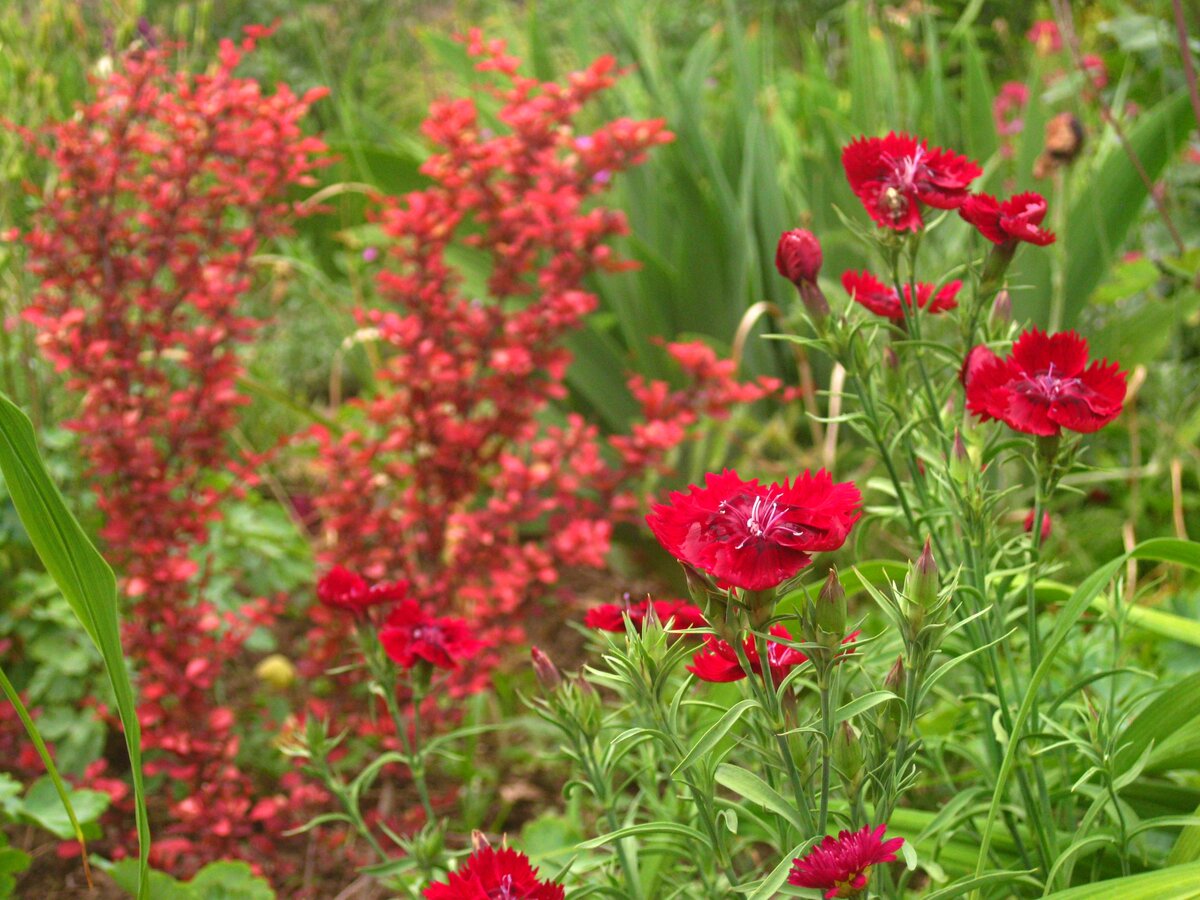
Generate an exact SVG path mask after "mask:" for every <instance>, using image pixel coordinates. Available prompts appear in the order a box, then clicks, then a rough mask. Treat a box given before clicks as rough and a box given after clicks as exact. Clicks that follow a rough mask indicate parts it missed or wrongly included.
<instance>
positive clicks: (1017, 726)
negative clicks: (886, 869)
mask: <svg viewBox="0 0 1200 900" xmlns="http://www.w3.org/2000/svg"><path fill="white" fill-rule="evenodd" d="M1130 559H1153V560H1157V561H1159V562H1172V563H1177V564H1179V565H1182V566H1187V567H1188V568H1190V569H1196V570H1200V544H1198V543H1195V542H1193V541H1182V540H1177V539H1174V538H1155V539H1152V540H1148V541H1144V542H1142V543H1141V544H1138V545H1137V546H1136V547H1134V548H1133V549H1132V550H1130V551H1129V552H1128V553H1123V554H1121V555H1120V556H1118V557H1117V558H1116V559H1113V560H1109V562H1107V563H1105V564H1104V565H1103V566H1101V567H1100V568H1099V569H1097V570H1096V571H1095V572H1093V573H1092V574H1091V575H1090V576H1088V577H1087V578H1086V579H1084V581H1083V582H1082V583H1081V584H1080V585H1079V587H1078V588H1076V590H1075V593H1074V594H1072V595H1071V599H1070V600H1069V601H1067V603H1066V604H1065V605H1064V606H1063V608H1062V610H1061V611H1060V612H1059V614H1058V617H1057V620H1056V624H1055V626H1054V630H1053V631H1052V632H1051V634H1050V637H1049V639H1048V640H1047V641H1046V646H1045V650H1044V652H1043V656H1042V661H1041V663H1040V664H1039V665H1038V667H1037V669H1035V670H1034V672H1033V675H1032V676H1031V677H1030V679H1029V687H1028V688H1027V689H1026V691H1025V695H1024V697H1023V698H1022V699H1021V706H1020V708H1019V709H1018V710H1017V714H1016V716H1015V717H1014V718H1013V726H1012V731H1011V734H1010V736H1009V742H1008V746H1007V747H1006V748H1005V750H1004V758H1003V759H1002V760H1001V762H1000V771H999V772H998V773H997V775H996V788H995V791H994V792H993V794H992V803H991V807H990V808H989V809H988V815H987V821H986V823H985V825H984V828H983V834H982V836H981V839H980V847H979V855H978V858H977V861H976V867H975V874H976V876H979V875H982V874H983V871H984V867H985V866H986V864H987V859H988V850H989V849H990V847H991V839H992V830H993V827H994V826H995V823H996V817H997V816H998V815H999V813H1000V804H1001V802H1002V801H1003V799H1004V792H1005V788H1006V787H1007V785H1008V778H1009V776H1010V775H1011V774H1012V770H1013V765H1014V763H1015V762H1016V756H1017V750H1018V748H1019V747H1020V745H1021V740H1020V739H1021V733H1022V731H1023V730H1024V728H1025V724H1026V722H1027V721H1028V720H1029V714H1030V711H1031V710H1032V709H1033V703H1034V699H1035V697H1036V696H1037V691H1038V689H1039V688H1040V687H1041V685H1042V682H1043V681H1045V680H1046V676H1047V675H1048V674H1049V672H1050V668H1051V666H1053V664H1054V660H1055V657H1056V656H1057V655H1058V651H1059V650H1061V649H1062V646H1063V644H1064V643H1065V642H1066V639H1067V635H1068V634H1070V632H1071V629H1072V628H1074V627H1075V623H1076V622H1077V621H1078V620H1079V617H1080V616H1081V615H1083V612H1084V610H1086V609H1087V608H1088V607H1089V606H1090V605H1091V603H1092V601H1093V600H1094V599H1095V598H1096V597H1097V596H1098V595H1099V594H1100V592H1101V591H1102V590H1104V587H1105V586H1106V585H1107V584H1108V582H1109V581H1110V580H1111V579H1112V578H1113V576H1115V575H1116V574H1117V572H1118V571H1120V569H1121V567H1122V566H1124V565H1125V563H1126V562H1128V561H1129V560H1130Z"/></svg>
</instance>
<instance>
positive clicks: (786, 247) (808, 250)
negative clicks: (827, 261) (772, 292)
mask: <svg viewBox="0 0 1200 900" xmlns="http://www.w3.org/2000/svg"><path fill="white" fill-rule="evenodd" d="M822 259H823V257H822V254H821V242H820V241H818V240H817V236H816V235H815V234H813V233H812V232H811V231H807V230H805V229H803V228H793V229H792V230H791V231H785V232H784V233H783V234H781V235H780V236H779V246H778V247H776V249H775V268H777V269H778V270H779V274H780V275H782V276H783V277H784V278H786V279H787V280H788V281H790V282H791V283H792V284H794V285H796V287H800V283H801V282H802V281H816V280H817V276H818V275H819V274H820V272H821V262H822Z"/></svg>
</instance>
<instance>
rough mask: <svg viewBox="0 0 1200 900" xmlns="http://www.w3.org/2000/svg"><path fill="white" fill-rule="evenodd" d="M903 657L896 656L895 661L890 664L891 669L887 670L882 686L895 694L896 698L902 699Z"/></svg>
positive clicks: (903, 682)
mask: <svg viewBox="0 0 1200 900" xmlns="http://www.w3.org/2000/svg"><path fill="white" fill-rule="evenodd" d="M904 684H905V681H904V657H903V656H897V657H896V661H895V662H894V663H892V667H891V668H890V669H888V673H887V677H886V678H884V680H883V686H884V687H885V688H886V689H887V690H889V691H891V692H892V693H893V694H895V695H896V696H897V697H901V698H902V697H904Z"/></svg>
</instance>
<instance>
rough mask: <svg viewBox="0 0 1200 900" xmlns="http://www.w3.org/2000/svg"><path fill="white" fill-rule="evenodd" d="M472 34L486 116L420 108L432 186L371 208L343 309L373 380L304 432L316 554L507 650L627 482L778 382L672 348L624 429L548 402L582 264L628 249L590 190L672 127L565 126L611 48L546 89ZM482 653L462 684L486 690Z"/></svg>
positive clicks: (318, 640)
mask: <svg viewBox="0 0 1200 900" xmlns="http://www.w3.org/2000/svg"><path fill="white" fill-rule="evenodd" d="M466 44H467V47H468V50H469V52H470V54H471V55H472V56H473V57H474V58H475V59H476V60H477V63H476V69H477V70H478V71H479V72H481V73H489V74H487V75H485V76H484V77H485V78H486V79H488V80H487V87H486V91H487V92H489V93H490V94H491V95H492V97H494V98H495V100H496V101H497V102H498V105H499V108H498V111H497V113H496V116H495V118H496V120H497V121H498V122H499V127H494V126H493V127H494V132H495V133H493V127H485V117H484V115H483V114H481V111H480V108H479V106H478V105H477V104H476V102H475V101H474V100H472V99H454V100H445V101H441V102H438V103H435V104H434V105H433V107H432V108H431V110H430V115H429V118H428V119H427V121H426V122H425V124H424V126H423V131H424V133H425V135H426V136H427V137H428V138H429V139H430V140H431V141H433V143H434V144H435V145H436V147H437V150H438V152H437V153H436V154H435V155H433V156H431V157H430V158H429V159H428V161H427V162H426V163H425V164H424V166H423V172H424V174H425V175H426V176H427V177H429V178H430V179H431V181H432V184H431V185H430V187H428V188H427V189H425V190H422V191H418V192H415V193H411V194H408V195H407V196H405V197H403V198H399V199H389V200H385V201H383V202H382V206H381V209H380V210H379V221H380V223H381V225H382V227H383V230H384V232H385V233H386V234H387V236H388V237H389V238H390V240H391V246H390V248H389V249H388V253H387V256H386V258H385V260H384V264H383V267H382V271H381V272H380V273H379V275H378V278H377V283H376V287H377V290H378V294H379V298H380V301H381V303H380V304H378V305H377V306H375V307H371V308H360V309H358V310H357V311H356V314H357V316H358V319H359V322H360V324H361V325H362V326H363V327H364V328H370V329H373V330H374V332H375V333H377V335H378V338H379V340H380V342H381V343H382V345H383V346H384V347H385V348H386V353H385V357H384V361H383V362H382V364H381V366H380V368H379V369H378V371H377V372H376V379H375V387H374V390H373V392H372V393H371V394H370V395H369V396H366V397H364V398H360V399H357V400H355V401H352V409H351V410H349V411H348V412H349V413H350V415H349V416H347V417H346V418H345V419H344V420H343V421H346V422H348V423H351V424H349V427H347V429H346V430H345V431H343V432H341V433H336V432H334V431H333V430H331V429H328V428H324V427H318V428H316V429H314V430H313V431H312V432H311V435H310V439H313V440H315V442H316V445H317V451H318V463H317V468H318V471H319V472H320V474H321V477H322V478H323V481H324V490H323V492H322V493H320V494H319V496H318V497H317V498H316V500H315V503H316V506H317V508H318V510H319V512H320V514H321V518H322V521H323V522H324V525H325V527H326V537H327V544H328V546H327V549H326V550H325V552H324V557H325V559H326V560H327V561H328V562H329V563H331V564H332V563H336V564H341V565H346V566H349V567H350V568H352V569H355V570H357V571H361V572H363V573H364V574H365V575H367V576H368V577H371V578H384V577H387V578H395V577H402V578H405V579H407V580H408V581H409V583H410V596H412V597H414V598H415V599H416V600H418V601H420V602H421V603H422V604H424V605H426V606H428V607H429V608H432V609H435V610H438V611H439V612H444V611H448V610H449V609H451V608H453V609H455V610H456V611H457V612H458V613H460V614H465V615H466V616H467V617H468V618H469V620H470V621H471V622H472V624H473V626H474V627H475V629H476V631H475V634H476V635H477V636H479V637H481V638H482V639H484V640H485V641H486V642H488V643H489V644H490V645H491V646H492V647H493V648H502V647H503V646H505V645H509V644H512V643H515V642H518V641H520V640H521V638H522V637H523V633H524V632H523V628H522V617H523V616H527V615H529V614H531V608H530V604H531V603H532V602H533V601H535V600H536V599H538V598H541V597H544V596H546V595H548V594H551V593H554V592H558V593H560V594H561V593H562V590H561V588H560V585H559V579H560V574H561V573H562V572H563V571H564V570H565V569H567V568H570V567H575V566H586V567H600V566H602V565H603V564H604V559H605V554H606V553H607V551H608V549H609V544H610V538H611V533H612V528H613V524H614V523H615V522H618V521H623V520H627V519H628V518H629V517H630V515H631V512H632V511H633V510H634V509H636V508H637V505H638V504H637V501H636V500H635V498H634V496H633V494H631V493H630V492H629V488H630V486H631V485H632V484H633V481H634V479H639V478H641V477H642V476H643V475H644V474H645V473H646V472H647V471H649V470H653V469H656V468H662V467H663V466H664V465H665V464H664V460H665V456H666V454H667V452H668V451H670V450H671V449H672V448H674V447H676V446H677V445H679V444H680V443H681V442H682V441H683V440H684V439H685V438H686V437H687V435H688V434H689V429H690V428H691V426H693V425H694V424H695V423H696V422H697V421H698V418H699V416H701V415H723V414H725V413H726V412H727V411H728V410H729V408H730V406H731V405H732V404H734V403H738V402H744V401H753V400H757V399H759V398H761V397H763V396H764V395H765V394H766V393H768V392H771V391H774V390H776V389H777V388H778V383H777V382H773V381H769V380H763V381H762V382H760V383H755V384H742V383H739V382H737V381H736V378H735V374H734V368H735V366H734V364H733V363H731V362H728V361H722V360H719V359H717V357H716V355H715V354H714V353H713V352H712V351H711V350H709V349H708V348H706V347H704V346H703V345H697V344H680V345H672V346H671V347H670V352H671V354H672V355H673V356H674V357H675V358H676V360H677V361H678V362H679V363H680V364H681V366H682V367H683V368H684V370H685V371H686V373H687V374H688V376H689V384H688V385H687V386H686V387H684V388H680V389H672V388H671V387H669V386H668V385H667V384H665V383H662V382H653V383H647V382H645V381H644V380H642V379H636V378H635V379H634V380H633V381H632V382H631V388H632V389H633V390H634V393H635V396H636V397H637V398H638V399H639V400H640V402H641V404H642V408H643V413H644V416H645V419H644V421H642V422H639V423H638V424H637V425H636V426H635V427H634V430H633V433H632V434H630V435H622V436H617V437H614V438H611V439H609V440H607V441H606V440H605V439H604V438H603V437H602V436H601V435H600V434H599V433H598V430H597V429H596V428H595V427H594V426H592V425H589V424H587V423H586V422H585V421H584V420H583V419H582V418H581V417H580V416H578V415H573V414H572V415H566V416H564V417H561V418H557V419H556V418H555V417H554V416H553V415H552V411H553V406H552V404H553V402H554V401H557V400H560V399H562V398H563V397H565V396H566V387H565V384H564V379H565V376H566V371H567V367H568V365H569V364H570V362H571V355H570V353H569V352H568V350H567V349H566V348H565V347H564V346H563V339H564V337H566V336H568V335H569V334H570V333H571V332H572V331H574V330H576V329H578V328H580V327H581V325H582V323H583V320H584V318H585V317H586V316H587V314H588V313H590V312H591V311H592V310H593V309H594V308H595V306H596V297H595V296H594V295H593V294H591V293H588V292H587V291H586V290H585V289H584V279H585V277H586V276H587V275H589V274H590V273H592V272H594V271H596V270H615V269H620V268H623V267H625V266H626V265H627V264H625V263H621V262H619V261H618V260H616V259H615V258H614V256H613V254H612V252H611V250H610V248H609V247H608V246H607V245H606V244H605V242H606V241H607V240H608V239H609V238H611V237H613V236H615V235H620V234H622V233H624V232H625V231H626V222H625V219H624V217H623V216H622V214H621V213H619V212H617V211H614V210H611V209H608V208H606V207H604V206H603V205H600V204H599V203H596V202H592V201H593V199H594V198H596V197H597V196H598V195H600V194H602V193H603V192H604V191H605V190H606V189H607V188H608V186H609V183H610V180H611V177H612V175H613V174H614V173H618V172H620V171H622V170H624V169H626V168H629V167H631V166H633V165H636V164H637V163H639V162H641V161H642V160H643V159H644V157H645V154H646V152H647V151H648V150H649V149H650V148H652V147H654V146H655V145H657V144H662V143H665V142H667V141H670V140H671V139H672V135H671V134H670V133H669V132H668V131H667V130H666V129H665V128H664V123H663V121H662V120H651V121H632V120H629V119H617V120H615V121H612V122H608V123H606V124H603V125H601V126H600V127H598V128H596V129H595V130H594V131H592V132H590V133H588V134H580V133H579V131H578V125H577V123H576V118H577V114H578V113H579V112H580V110H581V109H582V108H583V107H584V105H585V103H586V102H587V101H588V100H590V99H592V98H593V97H595V96H596V95H597V94H599V93H601V92H603V91H604V90H606V89H607V88H609V87H610V86H611V85H612V84H613V82H614V80H615V74H616V73H615V72H614V61H613V60H612V58H610V57H602V58H600V59H598V60H597V61H596V62H594V63H593V64H592V65H591V66H589V67H588V68H587V69H585V70H583V71H580V72H575V73H572V74H571V75H570V76H569V77H568V78H567V79H566V82H565V83H564V84H556V83H542V82H539V81H537V80H536V79H532V78H527V77H524V76H522V75H520V74H518V60H517V59H515V58H514V57H512V56H509V55H507V53H506V51H505V45H504V43H503V42H501V41H484V40H483V39H482V38H481V37H480V35H479V33H478V32H472V33H471V34H470V35H468V37H467V38H466ZM486 121H487V124H488V125H492V124H493V123H492V122H491V121H490V120H486ZM456 245H458V246H467V247H470V248H472V250H473V251H474V252H476V253H477V254H479V255H480V256H481V257H483V258H485V259H486V261H487V265H488V268H487V273H488V274H487V279H486V296H479V295H477V294H476V293H473V292H472V289H471V288H469V287H468V286H467V284H466V280H465V279H464V277H463V276H462V274H461V273H460V272H459V271H457V270H456V269H455V267H454V265H453V264H452V262H451V260H450V253H451V251H452V248H455V247H456ZM313 618H314V620H315V623H316V627H315V628H314V630H313V632H312V633H311V635H310V648H311V650H312V654H311V656H310V658H309V660H308V665H309V666H310V667H311V669H310V671H311V672H313V673H315V672H316V671H319V670H320V669H321V668H323V667H325V666H327V665H329V664H330V663H332V662H333V661H334V660H336V659H338V658H339V657H340V655H341V654H342V653H343V652H344V647H345V646H346V643H345V641H344V640H342V638H341V635H342V631H341V629H340V628H339V626H338V625H336V624H335V620H336V618H337V616H336V613H331V612H330V611H328V610H324V609H317V610H314V612H313ZM491 659H494V654H493V656H492V657H491ZM483 660H484V661H483V664H482V665H477V666H475V667H474V668H473V669H471V670H470V671H467V672H464V674H463V677H462V678H461V679H459V682H458V684H457V685H456V689H457V690H459V691H467V690H471V689H473V688H474V687H478V686H479V685H480V684H481V682H482V681H483V679H485V678H486V671H487V666H488V663H489V661H490V660H489V657H488V656H487V655H486V654H485V655H484V657H483ZM326 710H327V708H324V707H323V708H322V709H321V710H320V712H325V711H326Z"/></svg>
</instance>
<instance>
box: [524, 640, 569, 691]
mask: <svg viewBox="0 0 1200 900" xmlns="http://www.w3.org/2000/svg"><path fill="white" fill-rule="evenodd" d="M529 655H530V657H531V658H532V659H533V674H535V675H536V676H537V680H538V681H539V682H541V685H542V687H544V688H545V689H546V690H548V691H552V690H554V689H555V688H556V687H558V686H559V685H560V684H562V674H561V673H560V672H559V671H558V666H556V665H554V660H552V659H551V658H550V657H549V656H547V655H546V653H545V652H544V651H543V650H542V649H541V648H540V647H531V648H530V650H529Z"/></svg>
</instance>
